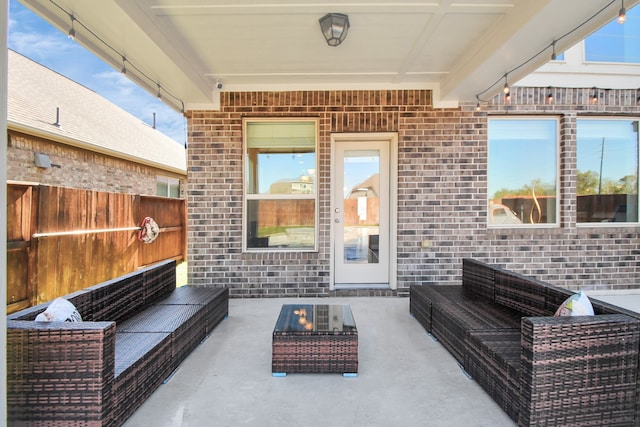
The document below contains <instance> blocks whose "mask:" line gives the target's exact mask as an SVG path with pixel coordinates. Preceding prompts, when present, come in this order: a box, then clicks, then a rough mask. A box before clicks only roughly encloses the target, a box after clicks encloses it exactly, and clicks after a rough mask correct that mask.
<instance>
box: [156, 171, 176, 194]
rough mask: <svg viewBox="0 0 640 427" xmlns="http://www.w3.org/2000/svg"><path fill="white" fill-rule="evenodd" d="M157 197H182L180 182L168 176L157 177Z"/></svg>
mask: <svg viewBox="0 0 640 427" xmlns="http://www.w3.org/2000/svg"><path fill="white" fill-rule="evenodd" d="M156 195H157V196H164V197H175V198H179V197H180V180H179V179H177V178H171V177H168V176H162V175H158V176H157V177H156Z"/></svg>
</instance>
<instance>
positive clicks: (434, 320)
mask: <svg viewBox="0 0 640 427" xmlns="http://www.w3.org/2000/svg"><path fill="white" fill-rule="evenodd" d="M572 294H573V292H571V291H568V290H566V289H562V288H559V287H556V286H553V285H550V284H548V283H544V282H541V281H539V280H536V279H533V278H531V277H526V276H523V275H520V274H517V273H514V272H511V271H508V270H504V269H500V268H497V267H494V266H491V265H488V264H485V263H482V262H479V261H477V260H472V259H465V260H463V274H462V286H457V285H451V286H421V285H414V286H411V289H410V308H409V310H410V312H411V314H412V315H413V316H414V317H415V319H416V320H418V322H419V323H420V324H421V325H422V326H423V327H424V328H425V329H426V330H427V332H428V333H430V334H431V335H432V336H433V337H434V338H436V339H437V340H438V341H439V342H440V343H441V344H442V345H443V346H444V347H445V348H446V349H447V350H448V351H449V352H450V353H451V354H452V355H453V356H454V357H455V358H456V359H457V361H458V362H459V364H460V365H461V366H462V368H463V369H464V370H465V371H466V372H467V373H468V374H469V375H470V376H471V377H472V378H473V379H474V380H475V381H476V382H477V383H478V384H479V385H480V386H481V387H482V388H483V389H484V390H485V391H486V392H487V393H488V394H489V395H490V396H491V397H492V398H493V399H494V400H495V402H496V403H497V404H498V405H500V407H501V408H502V409H503V410H504V411H505V412H506V413H507V414H508V415H509V416H510V417H511V418H512V419H513V420H514V421H515V422H516V423H517V424H518V425H520V426H609V425H611V426H613V425H615V426H638V425H640V403H639V399H640V370H639V361H640V358H639V354H640V320H639V315H638V314H637V313H634V312H630V311H627V310H624V309H622V308H619V307H616V306H613V305H610V304H607V303H604V302H601V301H598V300H594V299H591V303H592V305H593V308H594V312H595V314H596V315H595V316H578V317H554V316H553V315H554V313H555V311H556V309H557V308H558V307H559V306H560V305H561V304H562V302H563V301H565V300H566V299H567V298H568V297H569V296H570V295H572Z"/></svg>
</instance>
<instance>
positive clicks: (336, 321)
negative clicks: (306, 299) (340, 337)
mask: <svg viewBox="0 0 640 427" xmlns="http://www.w3.org/2000/svg"><path fill="white" fill-rule="evenodd" d="M273 332H274V333H314V332H318V333H331V332H333V333H340V332H342V333H349V332H357V329H356V322H355V320H354V319H353V314H352V313H351V307H350V306H349V305H342V304H285V305H283V306H282V310H281V311H280V316H279V317H278V321H277V322H276V326H275V329H274V331H273Z"/></svg>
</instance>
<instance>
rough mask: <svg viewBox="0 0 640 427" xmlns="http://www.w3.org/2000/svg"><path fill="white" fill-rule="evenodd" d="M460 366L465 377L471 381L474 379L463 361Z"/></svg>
mask: <svg viewBox="0 0 640 427" xmlns="http://www.w3.org/2000/svg"><path fill="white" fill-rule="evenodd" d="M458 367H459V368H460V370H461V371H462V373H463V374H464V376H465V377H467V378H469V379H470V380H471V381H473V377H472V376H471V374H469V372H467V370H466V369H464V366H462V363H458Z"/></svg>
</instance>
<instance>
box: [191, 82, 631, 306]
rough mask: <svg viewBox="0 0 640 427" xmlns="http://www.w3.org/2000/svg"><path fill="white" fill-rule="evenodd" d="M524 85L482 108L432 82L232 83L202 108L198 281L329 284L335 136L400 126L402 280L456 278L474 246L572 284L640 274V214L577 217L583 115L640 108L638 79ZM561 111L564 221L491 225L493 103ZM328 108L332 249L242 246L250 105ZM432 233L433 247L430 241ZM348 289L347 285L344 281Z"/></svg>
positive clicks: (194, 175)
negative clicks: (442, 105) (589, 222)
mask: <svg viewBox="0 0 640 427" xmlns="http://www.w3.org/2000/svg"><path fill="white" fill-rule="evenodd" d="M590 91H591V90H590V89H589V90H587V89H584V90H582V89H573V90H572V89H554V96H555V102H554V104H553V105H545V102H546V96H547V93H548V90H547V89H533V88H512V101H511V103H509V104H503V101H502V99H501V98H500V97H496V98H495V99H494V100H492V101H491V102H490V103H487V104H485V105H484V106H483V108H482V110H481V111H476V108H475V107H476V106H475V103H473V104H472V103H469V104H466V105H462V106H461V107H460V108H456V109H434V108H432V106H431V104H432V102H431V93H430V91H413V90H404V91H395V90H388V91H336V92H330V91H326V92H325V91H322V92H269V93H267V92H264V93H263V92H255V93H254V92H252V93H223V94H222V99H221V110H220V111H191V112H190V113H189V118H188V122H189V152H188V204H189V281H190V282H191V283H201V284H208V283H217V284H226V285H228V286H229V287H230V288H231V294H232V295H233V296H235V297H254V296H329V295H334V294H335V293H334V292H331V291H329V281H330V277H329V274H330V269H329V259H330V246H329V245H330V222H329V221H330V212H329V206H330V183H329V175H330V155H331V148H330V136H331V134H332V133H339V132H397V133H398V139H399V142H398V197H397V199H398V206H397V210H398V230H397V236H398V252H397V258H398V260H397V272H398V273H397V282H398V290H397V292H391V291H381V290H375V291H374V290H372V291H360V292H351V293H357V294H366V295H390V294H398V295H403V296H406V295H407V293H408V286H409V285H411V284H413V283H425V284H455V283H459V280H460V276H461V260H462V258H464V257H474V258H478V259H481V260H484V261H487V262H491V263H496V264H499V265H501V266H504V267H507V268H510V269H512V270H515V271H519V272H522V273H525V274H531V275H535V276H537V277H539V278H541V279H542V280H547V281H550V282H552V283H556V284H559V285H562V286H566V287H569V288H572V289H578V288H583V287H606V288H626V287H639V286H640V266H639V263H638V262H637V259H638V255H639V254H640V248H639V246H638V244H639V243H640V239H639V233H638V230H639V229H638V228H636V227H618V228H612V227H606V228H604V227H577V226H576V207H575V203H576V202H575V185H576V176H575V175H576V141H575V127H576V117H577V116H578V115H579V114H602V115H609V114H635V115H638V114H640V107H639V106H638V104H637V101H636V91H635V90H628V91H624V90H621V91H614V90H611V91H606V92H603V93H602V94H601V99H600V102H601V103H600V104H597V105H592V104H590V103H589V94H590ZM504 114H509V115H514V114H527V115H531V114H547V115H553V116H559V117H560V118H561V127H562V129H561V135H562V141H561V144H560V156H561V165H560V167H561V180H560V183H561V188H560V197H561V198H562V199H561V214H560V215H561V216H560V226H559V227H558V228H552V229H549V228H538V229H526V230H524V229H491V228H488V227H487V225H486V223H487V219H486V205H487V117H488V116H489V115H504ZM245 117H317V118H319V121H320V141H319V150H318V163H319V170H318V172H317V176H318V191H319V215H320V224H319V250H318V252H317V253H308V252H300V253H297V252H296V253H291V252H284V253H283V252H280V253H278V252H269V253H242V160H243V159H242V119H243V118H245ZM424 240H428V241H430V243H431V246H430V247H427V248H422V246H421V243H422V241H424ZM341 294H342V293H341Z"/></svg>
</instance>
